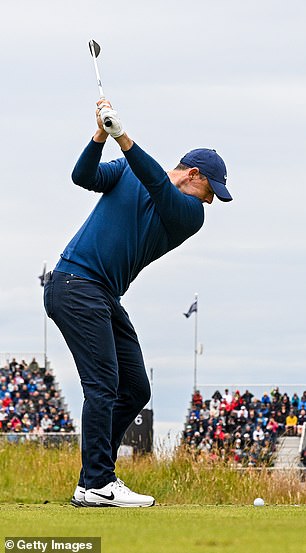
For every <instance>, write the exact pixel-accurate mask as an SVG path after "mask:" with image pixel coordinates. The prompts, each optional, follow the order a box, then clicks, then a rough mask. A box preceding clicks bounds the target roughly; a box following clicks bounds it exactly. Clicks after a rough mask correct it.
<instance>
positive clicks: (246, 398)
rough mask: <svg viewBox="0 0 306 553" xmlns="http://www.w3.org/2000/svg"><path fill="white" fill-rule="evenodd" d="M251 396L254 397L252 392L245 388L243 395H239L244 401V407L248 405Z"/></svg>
mask: <svg viewBox="0 0 306 553" xmlns="http://www.w3.org/2000/svg"><path fill="white" fill-rule="evenodd" d="M253 397H254V394H252V393H251V392H249V390H246V391H245V392H244V394H243V396H241V398H242V400H243V401H244V402H245V405H246V407H248V406H249V404H250V403H251V401H252V398H253Z"/></svg>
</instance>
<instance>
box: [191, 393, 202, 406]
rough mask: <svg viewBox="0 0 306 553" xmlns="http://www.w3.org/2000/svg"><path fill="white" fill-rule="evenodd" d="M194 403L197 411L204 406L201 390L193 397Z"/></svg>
mask: <svg viewBox="0 0 306 553" xmlns="http://www.w3.org/2000/svg"><path fill="white" fill-rule="evenodd" d="M192 403H193V405H194V406H195V408H196V409H201V407H202V405H203V397H202V395H201V394H200V390H196V391H195V392H194V394H193V396H192Z"/></svg>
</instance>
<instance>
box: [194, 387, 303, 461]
mask: <svg viewBox="0 0 306 553" xmlns="http://www.w3.org/2000/svg"><path fill="white" fill-rule="evenodd" d="M304 423H306V391H304V393H303V394H302V395H301V397H298V394H296V393H294V394H293V396H292V398H291V399H290V397H289V396H288V394H287V393H281V392H280V390H279V388H278V387H276V388H274V389H273V390H272V391H271V392H270V393H268V392H265V393H264V394H263V396H262V397H261V399H258V398H256V397H255V396H254V394H252V393H251V392H250V391H249V390H246V391H245V392H244V393H243V394H241V393H240V391H239V390H236V391H235V392H234V393H231V392H230V391H229V390H228V389H226V390H225V391H224V394H223V395H222V394H221V393H220V392H219V391H218V390H217V391H216V392H215V393H214V394H213V396H212V397H211V399H209V400H205V401H204V400H203V397H202V395H201V393H200V391H199V390H196V391H195V393H194V394H193V396H192V404H191V409H190V410H189V414H188V418H187V422H186V425H185V430H184V433H183V443H184V444H186V446H187V447H188V448H190V449H191V450H192V451H194V452H196V453H197V454H199V455H203V456H207V457H208V458H211V459H214V458H215V457H219V458H220V457H221V458H222V459H224V460H231V461H232V462H233V463H234V464H237V465H241V466H243V465H247V466H258V465H262V464H268V465H269V464H272V463H273V454H274V452H275V449H276V447H275V444H276V440H277V438H278V437H279V436H281V435H288V436H297V435H298V436H299V435H301V433H302V429H303V425H304Z"/></svg>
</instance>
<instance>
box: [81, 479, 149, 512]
mask: <svg viewBox="0 0 306 553" xmlns="http://www.w3.org/2000/svg"><path fill="white" fill-rule="evenodd" d="M154 503H155V499H154V497H151V496H150V495H141V494H139V493H135V492H132V491H131V490H130V489H129V488H128V487H127V486H126V485H125V484H124V482H122V480H119V478H117V480H115V482H110V483H109V484H107V485H106V486H104V488H99V489H96V488H91V489H89V490H86V492H85V499H84V501H83V505H84V506H85V507H152V506H153V505H154Z"/></svg>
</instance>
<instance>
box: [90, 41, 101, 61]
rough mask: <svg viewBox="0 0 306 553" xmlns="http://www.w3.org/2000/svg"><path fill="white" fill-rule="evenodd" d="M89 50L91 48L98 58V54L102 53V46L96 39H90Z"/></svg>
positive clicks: (92, 53) (91, 51) (93, 54)
mask: <svg viewBox="0 0 306 553" xmlns="http://www.w3.org/2000/svg"><path fill="white" fill-rule="evenodd" d="M89 50H90V53H91V55H92V56H94V57H95V58H97V57H98V55H99V54H100V50H101V48H100V46H99V44H98V43H97V42H96V41H95V40H90V41H89Z"/></svg>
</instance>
